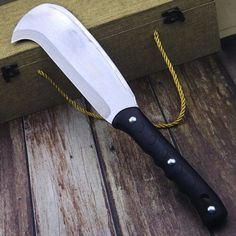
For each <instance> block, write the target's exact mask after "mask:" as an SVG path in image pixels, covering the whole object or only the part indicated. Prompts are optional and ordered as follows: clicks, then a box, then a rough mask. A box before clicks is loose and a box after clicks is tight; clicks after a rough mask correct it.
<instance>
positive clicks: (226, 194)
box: [152, 56, 236, 236]
mask: <svg viewBox="0 0 236 236" xmlns="http://www.w3.org/2000/svg"><path fill="white" fill-rule="evenodd" d="M179 74H180V78H181V80H182V82H183V87H184V90H185V94H186V98H187V104H188V113H187V117H186V119H185V122H184V123H183V124H182V125H180V126H178V127H177V128H174V129H171V134H172V136H173V137H174V139H175V141H176V143H177V144H178V146H179V148H180V151H181V153H182V154H183V156H185V157H186V158H187V159H188V161H189V162H190V163H191V164H192V165H193V166H194V167H195V169H196V170H197V171H198V172H199V173H200V174H201V175H202V177H203V178H204V179H205V180H206V181H207V182H208V183H209V184H210V185H211V186H212V188H213V189H215V190H216V192H217V193H218V194H219V196H221V197H222V199H223V201H224V203H225V205H226V207H227V209H228V212H229V217H228V223H227V225H226V226H225V227H223V228H221V229H219V230H217V231H216V232H215V235H224V236H231V235H235V232H236V223H235V222H236V204H235V198H236V187H235V182H236V161H235V160H236V157H235V153H236V136H235V133H236V104H235V98H236V89H235V85H234V84H233V82H232V81H231V79H230V78H229V77H228V76H227V74H226V73H225V71H224V68H222V66H221V65H220V64H219V63H218V59H217V58H216V57H215V56H211V57H207V58H204V59H200V60H197V61H194V62H192V63H188V64H185V65H183V66H181V67H180V69H179ZM163 78H165V79H163ZM169 80H170V78H169V75H167V74H166V73H161V74H159V75H155V76H153V77H152V86H153V88H154V89H155V92H156V96H157V97H158V100H159V102H160V104H161V107H162V110H163V111H164V114H165V116H166V118H167V119H170V117H172V114H173V113H174V112H175V111H176V110H178V106H179V102H178V97H177V94H176V92H175V88H174V87H173V86H172V84H171V83H170V82H169Z"/></svg>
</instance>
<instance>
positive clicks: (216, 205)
mask: <svg viewBox="0 0 236 236" xmlns="http://www.w3.org/2000/svg"><path fill="white" fill-rule="evenodd" d="M112 124H113V126H114V127H115V128H117V129H120V130H123V131H125V132H126V133H128V134H129V135H130V136H131V137H133V138H134V140H135V141H136V142H137V143H138V144H139V145H140V146H141V148H142V149H143V150H144V151H145V152H146V153H147V154H149V155H150V156H152V157H153V159H154V161H155V163H156V164H157V165H158V166H160V167H161V168H162V169H163V170H164V171H165V174H166V175H167V177H168V178H169V179H171V180H173V181H174V182H175V183H176V184H177V185H178V187H179V188H180V189H181V190H182V191H183V192H184V193H186V194H187V195H188V197H189V198H190V200H191V201H192V203H193V205H194V206H195V208H196V209H197V211H198V213H199V215H200V216H201V218H202V221H203V223H204V224H205V225H206V226H208V227H211V226H216V225H218V224H221V223H223V222H224V221H225V219H226V217H227V210H226V208H225V207H224V205H223V203H222V201H221V200H220V199H219V197H218V196H217V195H216V193H215V192H214V191H213V190H212V189H211V188H210V187H209V185H208V184H207V183H206V182H205V181H204V180H203V179H202V178H201V177H200V175H199V174H198V173H197V172H196V171H195V170H194V169H193V168H192V167H191V166H190V165H189V164H188V162H187V161H186V160H185V159H184V158H183V157H182V156H181V155H180V153H179V152H178V151H177V150H176V149H175V148H174V147H173V146H172V145H171V144H170V143H169V142H168V141H167V140H166V139H165V138H164V137H163V136H162V134H161V133H160V132H159V131H158V129H157V128H156V127H155V126H153V124H152V123H151V122H150V121H149V120H148V119H147V118H146V117H145V115H144V114H143V113H142V112H141V111H140V110H139V109H138V108H137V107H132V108H127V109H124V110H123V111H121V112H120V113H118V115H117V116H116V117H115V119H114V120H113V123H112Z"/></svg>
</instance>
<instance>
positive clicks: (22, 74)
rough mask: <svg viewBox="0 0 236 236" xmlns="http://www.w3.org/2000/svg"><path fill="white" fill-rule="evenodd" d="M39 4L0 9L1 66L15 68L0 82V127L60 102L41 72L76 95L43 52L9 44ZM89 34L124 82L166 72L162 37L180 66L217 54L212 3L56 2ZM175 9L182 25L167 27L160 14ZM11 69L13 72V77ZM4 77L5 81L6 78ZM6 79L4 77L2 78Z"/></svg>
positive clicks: (34, 0)
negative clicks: (156, 37) (157, 43)
mask: <svg viewBox="0 0 236 236" xmlns="http://www.w3.org/2000/svg"><path fill="white" fill-rule="evenodd" d="M43 2H44V1H41V0H40V1H38V0H31V1H27V0H21V1H13V2H10V3H7V4H4V5H1V6H0V11H1V16H0V29H1V32H2V33H1V37H0V67H1V69H6V68H8V67H9V66H10V67H11V65H14V64H17V70H18V71H19V74H18V75H17V76H15V77H13V78H10V79H9V82H6V81H5V80H4V78H3V74H2V75H1V78H0V122H4V121H7V120H10V119H13V118H16V117H19V116H22V115H26V114H29V113H32V112H35V111H38V110H42V109H45V108H47V107H50V106H52V105H55V104H59V103H61V102H62V101H63V99H62V98H61V97H60V95H59V94H57V92H56V91H55V90H54V89H53V88H52V87H51V85H50V84H49V83H48V82H47V81H45V80H44V79H42V78H39V76H37V74H36V71H37V69H43V70H44V71H46V72H47V73H48V74H49V75H50V76H51V77H53V78H54V79H55V81H56V82H57V83H58V84H59V85H60V86H61V87H63V88H64V89H65V90H66V91H67V92H68V93H69V94H70V95H71V96H72V97H76V96H78V92H77V91H76V90H75V88H74V87H73V85H71V84H70V82H69V81H68V80H67V79H66V78H65V77H64V76H63V73H62V72H61V71H60V70H59V69H58V68H57V67H56V66H55V64H54V63H53V62H52V61H51V59H50V58H48V56H47V55H46V53H45V52H44V51H43V50H42V49H41V48H40V47H39V46H38V45H37V44H35V43H32V42H23V43H19V44H16V45H12V44H11V43H10V39H11V35H12V31H13V29H14V27H15V25H16V23H17V22H18V21H19V19H20V18H21V17H22V16H23V15H24V14H25V13H26V12H27V11H29V10H30V9H31V8H33V7H35V6H37V5H39V4H40V3H43ZM48 2H53V3H56V4H60V5H62V6H65V7H66V8H67V9H69V10H70V11H71V12H73V13H74V14H75V15H76V16H77V17H78V18H79V19H80V21H81V22H82V23H83V24H84V25H85V26H86V27H87V28H88V29H89V30H90V31H91V33H92V34H93V35H94V36H95V37H96V39H98V41H99V42H100V43H101V45H102V46H103V47H104V48H105V50H106V51H107V53H108V54H109V55H110V57H111V58H112V59H113V60H114V62H115V63H116V64H117V66H118V68H119V69H120V70H121V72H122V73H123V75H124V76H125V78H126V79H129V80H131V79H134V78H138V77H141V76H144V75H147V74H151V73H154V72H156V71H158V70H160V69H163V68H164V66H165V65H164V63H163V61H162V59H161V57H160V54H159V52H158V50H157V49H156V46H155V43H154V41H153V31H154V30H158V31H159V32H160V35H161V38H162V41H163V44H164V46H165V48H166V51H167V53H168V54H169V56H170V58H171V59H172V61H173V62H174V64H180V63H183V62H186V61H189V60H192V59H195V58H198V57H201V56H204V55H207V54H210V53H213V52H215V51H217V50H218V49H219V35H218V27H217V20H216V9H215V2H214V1H212V0H175V1H171V0H146V1H142V0H122V1H120V0H101V1H96V0H93V1H85V0H83V1H82V0H81V1H78V0H71V1H66V0H57V1H50V0H49V1H48ZM175 7H178V8H179V9H180V11H181V12H182V13H183V14H184V16H185V19H186V20H185V21H184V22H180V21H176V22H174V23H172V24H166V23H165V21H166V20H168V19H167V17H168V16H169V17H170V16H171V15H170V14H171V13H169V14H167V17H163V13H164V12H167V11H170V12H171V9H173V8H175ZM14 70H16V68H15V69H14V68H13V70H12V71H10V74H11V72H13V74H14ZM5 77H6V76H5ZM5 79H6V80H7V78H5Z"/></svg>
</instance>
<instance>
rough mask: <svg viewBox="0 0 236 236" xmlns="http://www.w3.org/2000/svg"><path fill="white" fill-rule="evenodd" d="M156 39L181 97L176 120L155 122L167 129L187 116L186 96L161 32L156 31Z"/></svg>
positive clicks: (157, 125) (159, 126)
mask: <svg viewBox="0 0 236 236" xmlns="http://www.w3.org/2000/svg"><path fill="white" fill-rule="evenodd" d="M154 40H155V42H156V45H157V47H158V49H159V51H160V53H161V55H162V57H163V59H164V61H165V63H166V65H167V67H168V69H169V71H170V73H171V75H172V78H173V81H174V83H175V87H176V89H177V91H178V94H179V98H180V112H179V115H178V117H177V118H176V120H174V121H172V122H169V123H160V124H155V126H156V127H157V128H160V129H165V128H171V127H173V126H176V125H178V124H179V123H181V121H182V120H183V118H184V116H185V112H186V99H185V96H184V91H183V88H182V85H181V83H180V81H179V78H178V76H177V74H176V72H175V69H174V67H173V65H172V63H171V61H170V59H169V58H168V56H167V54H166V52H165V49H164V48H163V46H162V43H161V40H160V36H159V33H158V32H157V31H155V32H154Z"/></svg>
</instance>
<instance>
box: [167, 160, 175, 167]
mask: <svg viewBox="0 0 236 236" xmlns="http://www.w3.org/2000/svg"><path fill="white" fill-rule="evenodd" d="M175 163H176V160H175V159H173V158H170V159H169V160H168V161H167V164H168V165H170V166H172V165H174V164H175Z"/></svg>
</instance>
